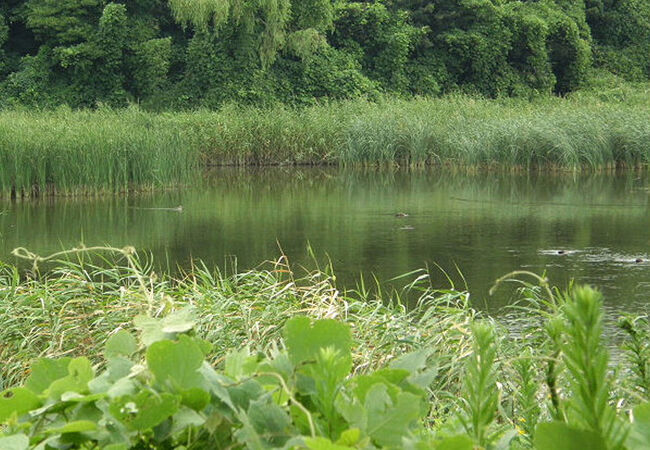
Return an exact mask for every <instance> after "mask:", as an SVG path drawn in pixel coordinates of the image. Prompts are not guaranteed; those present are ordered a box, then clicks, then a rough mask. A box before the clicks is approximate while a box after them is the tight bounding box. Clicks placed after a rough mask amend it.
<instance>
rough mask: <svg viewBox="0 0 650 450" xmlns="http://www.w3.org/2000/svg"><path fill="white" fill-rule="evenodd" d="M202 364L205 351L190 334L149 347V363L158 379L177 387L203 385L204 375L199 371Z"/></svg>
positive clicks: (160, 381)
mask: <svg viewBox="0 0 650 450" xmlns="http://www.w3.org/2000/svg"><path fill="white" fill-rule="evenodd" d="M202 364H203V352H201V349H200V347H199V346H198V345H197V344H196V343H195V342H194V340H193V339H192V338H191V337H189V336H183V335H182V336H179V339H178V341H158V342H154V343H153V344H151V346H150V347H149V348H148V349H147V365H148V366H149V370H151V372H152V373H153V374H154V376H155V377H156V381H157V382H158V383H160V384H162V385H167V386H169V385H171V386H172V387H174V388H176V389H190V388H193V387H202V383H203V377H202V376H201V373H200V372H199V371H198V370H199V369H200V368H201V365H202Z"/></svg>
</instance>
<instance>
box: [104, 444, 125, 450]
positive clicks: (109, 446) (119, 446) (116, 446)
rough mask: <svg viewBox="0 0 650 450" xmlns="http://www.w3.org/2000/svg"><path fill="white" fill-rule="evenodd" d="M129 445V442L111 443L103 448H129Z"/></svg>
mask: <svg viewBox="0 0 650 450" xmlns="http://www.w3.org/2000/svg"><path fill="white" fill-rule="evenodd" d="M128 449H129V446H128V445H127V444H109V445H107V446H106V447H104V448H103V450H128Z"/></svg>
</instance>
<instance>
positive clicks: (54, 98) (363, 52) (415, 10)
mask: <svg viewBox="0 0 650 450" xmlns="http://www.w3.org/2000/svg"><path fill="white" fill-rule="evenodd" d="M648 55H650V3H649V2H648V1H647V0H622V1H612V0H586V1H583V0H542V1H513V0H434V1H423V0H368V1H349V0H301V1H297V0H134V1H122V0H114V1H108V0H7V1H4V2H2V5H0V107H2V106H4V107H7V106H13V105H18V104H22V105H30V106H40V107H50V106H56V105H60V104H67V105H69V106H72V107H95V106H97V105H98V104H110V105H114V106H120V105H124V104H126V103H128V102H138V103H141V104H143V105H145V106H147V107H149V108H155V109H170V108H174V109H177V108H192V107H197V106H206V107H217V106H219V105H221V104H223V103H224V102H238V103H250V104H261V105H264V104H269V103H276V102H287V103H294V104H305V103H313V102H314V101H315V100H317V99H319V98H334V99H338V98H351V97H358V96H367V97H370V98H373V97H375V96H376V95H378V94H380V93H392V94H400V95H410V94H420V95H435V94H439V93H444V92H449V91H458V90H460V91H464V92H472V93H480V94H483V95H487V96H491V97H493V96H501V95H524V96H530V95H535V94H537V93H550V92H555V93H559V94H564V93H566V92H569V91H572V90H574V89H576V88H577V87H579V86H581V84H583V83H585V81H586V80H587V79H588V77H589V76H590V73H591V71H593V70H594V68H601V69H602V70H607V71H609V72H612V73H614V74H617V75H619V76H621V77H623V78H626V79H630V80H634V81H642V80H647V79H648V77H649V76H650V57H649V56H648Z"/></svg>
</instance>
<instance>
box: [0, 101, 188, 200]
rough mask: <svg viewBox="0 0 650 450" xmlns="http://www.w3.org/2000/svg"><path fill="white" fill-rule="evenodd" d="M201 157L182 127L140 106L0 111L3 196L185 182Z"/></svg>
mask: <svg viewBox="0 0 650 450" xmlns="http://www.w3.org/2000/svg"><path fill="white" fill-rule="evenodd" d="M198 162H199V155H198V153H197V152H196V151H195V149H194V148H193V147H191V146H190V145H188V139H187V137H186V136H184V135H183V134H182V133H180V132H179V130H178V129H177V128H175V127H168V126H167V121H166V120H165V118H164V117H155V116H152V115H150V114H146V113H143V112H141V111H138V110H137V109H135V108H131V109H127V110H122V111H109V110H99V111H94V112H91V111H72V110H70V109H67V108H61V109H58V110H56V111H48V112H35V111H10V112H9V111H2V112H0V195H2V196H9V195H14V196H30V195H39V194H44V193H60V194H75V193H97V192H102V191H108V192H117V191H125V190H128V189H131V188H137V189H142V188H147V187H154V186H165V185H171V184H175V183H185V182H187V181H188V180H189V179H190V177H191V175H192V174H193V173H194V172H195V171H196V170H197V169H198Z"/></svg>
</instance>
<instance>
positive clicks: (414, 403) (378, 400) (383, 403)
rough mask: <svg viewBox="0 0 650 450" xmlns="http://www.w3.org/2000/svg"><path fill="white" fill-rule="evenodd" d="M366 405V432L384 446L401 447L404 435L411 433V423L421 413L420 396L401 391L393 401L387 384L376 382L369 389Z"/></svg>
mask: <svg viewBox="0 0 650 450" xmlns="http://www.w3.org/2000/svg"><path fill="white" fill-rule="evenodd" d="M365 406H366V411H367V414H368V425H367V428H366V433H367V434H368V435H369V436H370V437H372V439H373V440H374V441H375V442H377V443H378V444H380V445H383V446H395V447H399V446H400V443H401V442H402V436H406V435H408V434H409V432H410V426H411V424H412V423H413V422H415V421H416V420H417V419H418V418H419V415H420V398H419V397H418V396H416V395H413V394H411V393H408V392H400V393H399V394H397V397H396V400H395V402H393V401H392V400H391V398H390V396H389V395H388V389H387V387H386V385H385V384H376V385H374V386H373V387H372V388H371V389H370V390H369V391H368V394H367V396H366V401H365Z"/></svg>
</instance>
